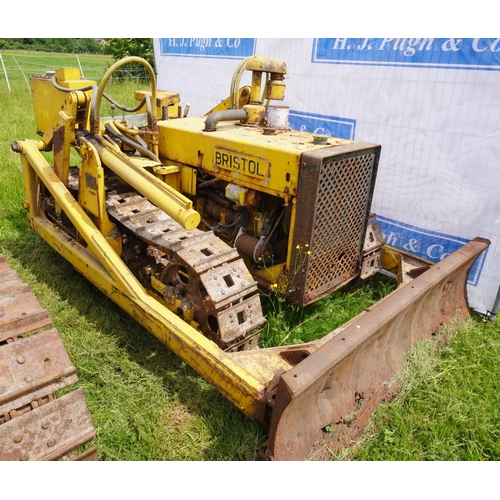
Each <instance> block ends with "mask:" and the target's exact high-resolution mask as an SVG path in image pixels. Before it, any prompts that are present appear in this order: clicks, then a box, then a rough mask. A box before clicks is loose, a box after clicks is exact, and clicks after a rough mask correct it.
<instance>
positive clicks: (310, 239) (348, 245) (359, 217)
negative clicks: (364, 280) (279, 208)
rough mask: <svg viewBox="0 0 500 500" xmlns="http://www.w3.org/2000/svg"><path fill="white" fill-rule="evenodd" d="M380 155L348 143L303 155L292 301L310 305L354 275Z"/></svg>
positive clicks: (377, 149)
mask: <svg viewBox="0 0 500 500" xmlns="http://www.w3.org/2000/svg"><path fill="white" fill-rule="evenodd" d="M367 146H368V147H367ZM353 148H355V149H354V150H353ZM346 149H347V151H346ZM332 152H338V154H336V155H334V156H333V155H332ZM379 154H380V147H377V146H374V145H366V144H361V145H360V144H352V145H349V146H344V147H341V148H328V149H326V150H320V151H319V152H316V153H313V154H311V155H308V156H307V157H306V158H305V159H304V161H303V164H302V167H301V173H300V180H299V195H298V200H297V219H296V225H295V229H296V230H295V234H294V244H293V249H294V255H293V256H292V263H294V264H295V267H297V265H299V266H300V267H301V268H300V269H299V270H298V272H297V273H295V270H293V269H292V270H291V277H292V278H293V279H294V280H295V282H294V283H293V285H294V287H295V288H296V291H295V292H294V293H292V299H293V300H294V301H296V302H299V303H301V304H302V305H306V304H309V303H311V302H314V301H315V300H318V299H320V298H321V297H323V296H325V295H327V294H329V293H331V292H333V291H334V290H336V289H337V288H340V287H341V286H343V285H344V284H346V283H347V282H349V281H351V280H352V279H354V278H356V276H358V274H359V272H360V269H361V260H362V251H363V242H364V237H365V232H366V226H367V223H368V217H369V213H370V205H371V198H372V194H373V187H374V181H375V174H376V168H377V164H378V158H379ZM304 156H306V155H304ZM306 245H308V246H306ZM297 247H299V248H297ZM307 251H310V252H311V254H310V255H307ZM294 275H295V277H294Z"/></svg>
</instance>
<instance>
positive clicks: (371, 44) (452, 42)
mask: <svg viewBox="0 0 500 500" xmlns="http://www.w3.org/2000/svg"><path fill="white" fill-rule="evenodd" d="M312 62H313V63H330V64H354V65H370V66H374V65H375V66H405V67H419V68H448V69H485V70H494V71H498V70H500V38H316V39H314V43H313V51H312Z"/></svg>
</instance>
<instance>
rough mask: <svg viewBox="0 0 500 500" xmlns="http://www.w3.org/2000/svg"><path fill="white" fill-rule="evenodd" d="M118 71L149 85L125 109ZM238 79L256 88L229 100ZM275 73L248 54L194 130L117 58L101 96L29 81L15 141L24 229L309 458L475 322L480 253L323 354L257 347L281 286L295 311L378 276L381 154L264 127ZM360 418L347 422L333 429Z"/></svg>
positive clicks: (312, 346)
mask: <svg viewBox="0 0 500 500" xmlns="http://www.w3.org/2000/svg"><path fill="white" fill-rule="evenodd" d="M129 63H139V64H141V65H143V66H144V67H145V68H146V70H147V72H148V73H149V77H150V81H151V87H150V89H148V90H141V91H139V90H138V91H136V92H135V104H136V105H135V106H133V107H126V106H123V105H121V104H119V103H117V102H115V101H114V100H113V99H112V98H111V97H110V96H108V95H107V94H106V93H105V88H106V85H107V83H108V81H109V80H110V78H111V77H112V75H113V74H114V72H115V71H116V70H117V69H119V68H121V67H122V66H124V65H125V64H129ZM245 71H249V72H250V73H251V84H250V85H247V86H242V87H240V81H241V77H242V75H243V74H244V72H245ZM286 72H287V68H286V65H285V63H283V62H282V61H278V60H274V59H270V58H266V57H258V56H252V57H249V58H247V59H245V60H243V61H242V62H241V63H240V64H239V65H238V66H237V68H236V71H235V74H234V77H233V79H232V82H231V85H230V92H229V97H228V98H227V99H226V100H225V101H222V102H221V103H220V104H218V105H217V106H215V107H214V108H213V109H212V110H211V111H210V112H208V113H207V115H205V116H201V117H189V116H187V113H186V110H185V111H184V113H183V111H182V108H181V105H180V96H179V94H177V93H174V92H167V91H160V90H157V89H156V83H155V81H156V80H155V75H154V72H153V69H152V68H151V66H150V65H149V64H148V63H147V62H146V61H144V60H142V59H140V58H135V57H131V58H127V59H124V60H122V61H119V62H117V63H115V64H114V65H113V66H111V68H110V69H109V70H108V71H107V72H106V74H105V76H104V77H103V80H102V82H101V83H100V85H99V86H97V83H96V82H94V81H88V80H84V79H82V78H81V77H80V74H79V71H78V70H77V69H69V68H62V69H58V70H57V71H55V72H48V73H47V74H46V75H41V76H34V77H33V78H32V79H31V89H32V94H33V100H34V106H35V115H36V123H37V128H38V133H39V135H40V138H39V139H38V140H23V141H17V142H15V143H13V145H12V149H13V150H14V151H15V152H17V153H19V154H20V156H21V162H22V170H23V178H24V185H25V192H26V199H25V201H24V205H25V208H26V210H27V213H28V219H29V223H30V225H31V227H32V228H33V230H34V231H35V232H36V233H38V234H39V235H40V236H41V237H42V238H43V239H44V240H45V241H46V242H47V243H48V244H49V245H51V246H52V247H53V248H54V249H55V250H56V251H57V252H59V253H60V254H61V255H62V256H63V257H64V258H66V259H67V260H68V261H69V262H71V264H72V265H73V266H74V267H75V268H76V269H77V270H78V271H79V272H80V273H81V274H82V275H83V276H85V277H86V278H87V279H88V280H90V281H91V282H92V283H93V284H94V285H95V286H96V287H97V288H98V289H100V290H101V291H102V292H104V293H105V294H106V295H107V296H108V297H110V298H111V299H112V300H113V301H114V302H116V303H117V304H118V305H119V306H120V307H122V308H123V309H124V310H125V311H127V312H128V313H129V314H131V315H132V316H133V317H134V318H135V319H136V320H137V321H139V322H140V323H141V324H142V325H143V326H144V327H145V328H146V329H147V330H149V331H150V332H151V333H153V334H154V335H155V336H156V337H158V338H159V339H160V340H161V341H162V342H164V343H165V344H166V345H167V346H168V347H169V348H170V349H172V350H173V351H174V352H175V353H177V354H178V355H179V356H181V357H182V358H183V359H184V360H186V362H187V363H189V364H190V365H191V366H192V367H193V368H194V369H195V370H196V371H197V372H198V373H199V374H200V375H201V376H203V377H204V378H205V379H206V380H208V381H209V382H210V383H212V384H213V385H214V386H215V387H216V388H217V389H218V390H219V391H220V392H221V393H222V394H224V395H225V396H226V397H227V398H228V399H229V400H230V401H231V402H232V403H234V404H235V405H236V406H237V407H238V408H239V409H240V410H241V411H242V412H244V413H245V414H246V415H247V416H249V417H250V418H252V419H255V420H258V421H260V422H261V423H262V424H263V425H264V426H265V427H266V429H267V430H268V432H269V447H268V449H267V451H266V457H267V458H269V459H277V460H278V459H305V458H307V457H308V455H309V454H310V453H311V452H312V451H313V450H314V446H315V443H317V442H318V440H321V438H322V437H323V432H322V429H324V428H325V426H329V427H331V426H334V428H335V429H336V433H335V436H336V439H337V440H338V436H340V435H341V434H342V433H345V434H348V435H352V434H353V433H354V431H355V429H358V430H359V429H361V428H362V427H363V423H364V422H365V421H366V419H367V417H368V416H369V414H370V413H371V411H372V410H373V408H374V407H375V406H376V404H377V403H378V402H379V401H380V399H381V398H383V397H385V396H386V395H387V394H388V391H389V389H388V386H387V384H385V382H386V381H387V380H389V379H390V378H391V377H392V376H393V375H394V374H396V373H397V371H398V370H399V369H400V367H401V365H402V363H403V362H404V357H405V354H406V352H407V351H408V349H409V347H410V346H411V344H412V343H413V342H415V341H416V340H418V339H420V338H424V337H426V336H429V335H430V334H431V333H432V332H433V331H434V330H436V328H437V327H438V326H439V324H440V323H442V322H444V321H447V320H448V319H450V318H451V317H452V316H454V315H455V314H456V313H459V314H461V315H462V316H464V317H465V316H466V315H467V314H468V313H469V309H468V305H467V300H466V297H465V283H466V279H467V272H468V270H469V268H470V267H471V265H472V263H473V262H474V260H475V258H476V257H477V256H478V255H479V253H480V252H481V251H482V250H484V248H485V247H486V246H487V242H486V241H485V240H482V239H476V240H474V241H473V242H471V243H469V244H468V245H466V246H464V247H463V248H462V249H460V250H459V251H457V252H456V253H455V254H453V255H451V256H450V257H448V258H447V259H446V260H445V261H443V262H442V263H441V264H440V265H439V266H437V267H436V266H432V267H430V269H429V270H428V271H426V272H424V273H422V274H421V275H420V276H419V277H418V278H416V279H415V280H413V281H412V282H411V285H406V286H402V288H401V289H400V290H398V291H396V292H394V293H393V294H392V295H390V296H389V297H387V298H386V299H384V300H383V301H382V302H380V303H378V304H377V305H376V306H373V308H371V310H369V311H365V312H364V313H363V314H362V315H360V316H358V317H356V318H354V319H353V320H352V321H351V322H350V323H348V324H346V325H344V326H343V327H341V328H340V329H338V330H336V331H334V332H325V336H324V337H323V338H322V339H321V340H319V341H316V342H310V343H307V344H301V345H293V346H283V347H275V348H266V349H262V348H259V335H260V332H261V329H262V327H263V325H264V323H265V317H264V315H263V312H262V307H261V301H260V296H259V289H260V290H269V289H271V288H273V287H276V286H279V287H280V289H284V290H286V293H287V299H288V300H290V301H293V302H295V303H297V304H299V305H301V306H305V305H308V304H311V303H313V302H315V301H317V300H319V299H321V298H322V297H325V296H326V295H328V294H330V293H332V292H333V291H335V290H337V289H338V288H340V287H342V286H344V285H345V284H347V283H349V282H351V281H353V280H366V279H368V278H369V277H370V276H372V275H373V274H375V273H376V272H377V271H379V270H380V268H381V265H382V238H381V234H380V230H379V229H378V226H377V223H376V221H375V219H374V217H373V216H372V215H371V213H370V209H371V200H372V195H373V190H374V186H375V178H376V174H377V168H378V163H379V157H380V151H381V147H380V146H379V145H377V144H369V143H360V142H353V141H349V140H343V139H337V138H333V137H324V136H315V135H313V134H309V133H305V132H298V131H293V130H290V129H288V128H287V124H286V122H285V123H284V124H283V123H280V122H279V120H275V119H274V117H273V113H274V112H275V111H276V109H277V108H278V109H280V110H281V108H282V106H281V107H278V106H274V105H273V104H272V103H273V101H281V100H283V98H284V95H285V83H284V76H285V74H286ZM104 99H106V100H108V101H109V102H110V103H111V106H110V109H111V111H110V112H109V114H110V115H111V116H107V117H104V116H102V114H103V113H102V110H103V109H104V106H103V101H104ZM42 152H52V153H53V165H50V164H49V163H48V162H47V160H46V158H45V156H44V155H43V154H42ZM72 152H73V153H72ZM74 152H76V153H77V155H75V153H74ZM75 156H76V157H77V158H78V160H77V161H76V162H75V160H74V158H75ZM387 256H389V261H390V262H391V266H390V267H392V268H397V267H398V266H399V269H400V270H401V269H403V268H404V266H403V265H402V262H403V261H404V258H402V257H401V256H400V255H398V254H396V253H395V252H392V253H387V255H386V257H387ZM386 260H387V259H386ZM400 274H401V273H400ZM403 274H404V273H403ZM360 395H362V396H360ZM355 411H356V412H358V416H359V418H358V420H359V422H358V425H357V426H354V425H353V426H349V427H348V426H345V425H343V422H344V416H346V415H347V414H352V413H353V412H355ZM351 427H352V429H351ZM330 435H333V434H332V433H330Z"/></svg>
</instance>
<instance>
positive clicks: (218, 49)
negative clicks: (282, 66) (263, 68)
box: [160, 38, 257, 59]
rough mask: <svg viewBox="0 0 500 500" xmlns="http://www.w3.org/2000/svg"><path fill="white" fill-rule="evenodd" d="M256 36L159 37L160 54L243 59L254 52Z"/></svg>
mask: <svg viewBox="0 0 500 500" xmlns="http://www.w3.org/2000/svg"><path fill="white" fill-rule="evenodd" d="M256 42H257V39H256V38H160V53H161V55H162V56H185V57H216V58H221V59H244V58H245V57H248V56H253V55H254V54H255V45H256Z"/></svg>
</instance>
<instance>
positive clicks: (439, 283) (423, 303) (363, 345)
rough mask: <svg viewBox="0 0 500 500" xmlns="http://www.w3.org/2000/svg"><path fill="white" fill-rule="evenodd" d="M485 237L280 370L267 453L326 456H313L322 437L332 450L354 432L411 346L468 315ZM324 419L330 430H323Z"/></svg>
mask: <svg viewBox="0 0 500 500" xmlns="http://www.w3.org/2000/svg"><path fill="white" fill-rule="evenodd" d="M489 243H490V242H489V241H488V240H486V239H483V238H475V239H474V240H472V241H471V242H469V243H468V244H466V245H465V246H463V247H462V248H461V249H459V250H457V251H456V252H454V253H453V254H451V255H450V256H448V257H447V258H446V259H444V260H443V261H441V262H440V263H438V264H435V265H434V266H432V267H431V268H430V269H429V270H427V271H426V272H424V273H423V274H421V275H420V276H419V277H417V278H416V279H415V280H413V281H412V282H411V283H410V284H408V285H406V286H404V287H401V288H399V289H398V290H396V291H394V292H393V293H392V294H391V295H389V296H387V297H386V298H385V299H383V300H381V301H380V302H378V303H377V304H375V305H374V306H372V307H371V308H370V309H369V310H368V311H367V312H365V313H363V314H361V315H359V316H358V317H356V318H354V321H352V322H350V323H349V324H348V326H347V327H346V328H345V329H344V330H343V331H342V332H341V333H340V334H338V335H336V336H334V337H333V338H332V339H331V340H329V341H328V342H327V343H325V344H324V345H322V346H321V347H320V348H319V349H318V350H316V351H315V352H314V353H312V354H311V355H310V356H309V357H307V358H306V359H305V360H304V361H302V362H301V363H299V364H298V365H297V366H295V367H294V368H292V369H291V370H289V371H288V372H286V373H284V374H283V375H282V376H281V377H280V380H279V382H278V386H277V392H276V397H275V403H274V409H273V414H272V418H271V423H270V429H269V448H268V450H267V455H268V458H269V459H272V460H305V459H307V458H325V457H321V456H320V455H321V450H322V449H323V450H324V449H325V447H324V446H321V444H320V442H321V441H322V438H323V443H325V441H327V443H326V444H327V445H329V447H330V450H332V451H336V450H338V449H339V448H340V447H342V446H346V444H348V442H349V440H351V439H353V438H355V437H357V436H358V435H359V434H360V433H361V431H362V430H363V428H364V427H365V426H366V424H367V422H368V420H369V417H370V415H371V414H372V412H373V411H374V409H375V408H376V406H377V404H378V403H380V402H381V401H382V400H383V399H384V398H387V397H389V396H390V395H391V393H394V391H395V390H397V387H396V385H397V384H394V385H392V386H391V385H390V384H389V382H390V381H391V379H392V378H393V377H394V376H395V375H396V374H397V373H398V372H400V370H401V369H402V367H403V364H404V362H405V359H406V354H407V352H408V351H409V349H410V348H411V346H412V345H413V344H414V343H415V342H417V341H419V340H422V339H425V338H428V337H429V336H430V335H431V334H432V333H433V332H435V331H436V330H437V329H438V328H439V326H440V325H441V324H442V323H445V322H447V321H449V320H451V319H452V318H454V317H459V318H461V319H466V318H467V317H469V316H470V314H471V312H470V309H469V306H468V303H467V297H466V284H467V277H468V273H469V270H470V268H471V267H472V265H473V263H474V261H475V260H476V258H477V257H478V256H479V255H480V254H481V252H482V251H483V250H485V249H486V248H487V246H488V245H489ZM327 426H330V427H329V429H328V430H329V431H330V432H323V429H324V428H325V427H327ZM328 441H329V442H328Z"/></svg>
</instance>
